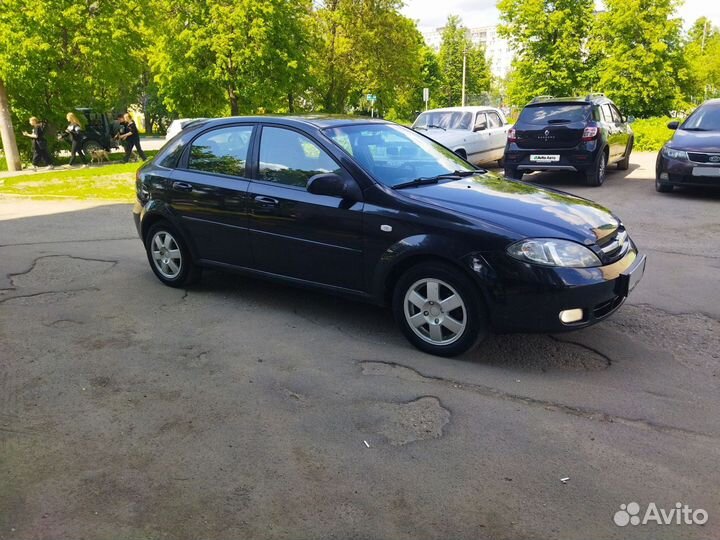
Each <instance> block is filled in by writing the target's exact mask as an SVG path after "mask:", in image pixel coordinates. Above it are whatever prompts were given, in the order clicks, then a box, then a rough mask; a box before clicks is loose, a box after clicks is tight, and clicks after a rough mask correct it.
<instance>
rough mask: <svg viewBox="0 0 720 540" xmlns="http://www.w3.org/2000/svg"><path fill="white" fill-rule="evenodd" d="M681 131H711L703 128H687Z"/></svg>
mask: <svg viewBox="0 0 720 540" xmlns="http://www.w3.org/2000/svg"><path fill="white" fill-rule="evenodd" d="M680 129H682V130H683V131H710V130H709V129H705V128H701V127H696V128H691V127H687V128H680Z"/></svg>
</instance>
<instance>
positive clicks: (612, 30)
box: [592, 0, 689, 117]
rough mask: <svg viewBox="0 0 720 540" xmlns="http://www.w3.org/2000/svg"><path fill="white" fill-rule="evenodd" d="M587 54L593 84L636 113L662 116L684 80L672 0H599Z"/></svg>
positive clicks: (672, 104) (676, 99)
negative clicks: (593, 64)
mask: <svg viewBox="0 0 720 540" xmlns="http://www.w3.org/2000/svg"><path fill="white" fill-rule="evenodd" d="M605 7H606V8H607V11H606V12H605V13H601V14H600V15H599V16H598V25H597V32H596V39H595V40H594V41H593V44H592V49H593V53H594V54H595V55H596V56H597V58H598V59H599V60H598V64H597V72H596V76H595V77H594V88H595V89H597V90H600V91H602V92H604V93H606V94H607V95H608V96H609V97H610V98H611V99H613V100H614V101H615V102H616V103H617V104H618V105H619V106H620V108H621V109H622V110H623V111H624V112H626V113H628V114H633V115H635V116H638V117H649V116H658V115H663V114H668V113H669V112H670V111H671V110H673V109H674V108H676V106H678V104H679V103H680V102H681V101H682V95H683V89H684V88H686V86H687V83H688V81H689V72H688V70H687V67H686V64H685V59H684V49H683V44H682V41H681V28H682V21H681V20H680V19H679V18H675V17H674V14H675V10H676V7H677V4H676V0H605Z"/></svg>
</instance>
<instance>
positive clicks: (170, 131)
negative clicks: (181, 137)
mask: <svg viewBox="0 0 720 540" xmlns="http://www.w3.org/2000/svg"><path fill="white" fill-rule="evenodd" d="M197 120H207V118H178V119H177V120H173V121H172V122H170V125H169V126H168V128H167V133H165V140H166V141H169V140H170V139H172V138H173V137H174V136H175V135H177V134H178V133H180V132H181V131H182V130H183V129H185V127H186V126H188V125H190V124H191V123H193V122H195V121H197Z"/></svg>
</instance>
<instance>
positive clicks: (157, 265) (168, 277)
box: [145, 221, 201, 287]
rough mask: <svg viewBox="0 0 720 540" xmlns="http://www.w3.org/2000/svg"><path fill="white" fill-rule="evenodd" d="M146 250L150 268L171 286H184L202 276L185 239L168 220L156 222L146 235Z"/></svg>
mask: <svg viewBox="0 0 720 540" xmlns="http://www.w3.org/2000/svg"><path fill="white" fill-rule="evenodd" d="M145 251H146V252H147V257H148V261H149V262H150V268H152V271H153V272H154V273H155V275H156V276H157V278H158V279H159V280H160V281H162V282H163V283H164V284H165V285H168V286H170V287H184V286H186V285H190V284H192V283H195V282H196V281H197V280H198V279H199V278H200V273H201V269H200V267H199V266H197V265H195V264H194V262H193V260H192V255H191V254H190V251H189V250H188V248H187V245H186V244H185V241H184V240H183V238H182V237H181V236H180V234H179V233H178V232H177V230H176V229H175V228H174V227H173V226H172V225H170V223H168V222H167V221H160V222H158V223H155V224H153V225H152V227H150V230H148V232H147V235H146V236H145Z"/></svg>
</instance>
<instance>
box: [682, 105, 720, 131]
mask: <svg viewBox="0 0 720 540" xmlns="http://www.w3.org/2000/svg"><path fill="white" fill-rule="evenodd" d="M680 129H687V130H690V131H720V105H717V104H712V105H700V106H699V107H698V108H697V109H695V110H694V111H693V113H692V114H691V115H690V116H688V118H687V120H685V121H684V122H683V124H682V126H680Z"/></svg>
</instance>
